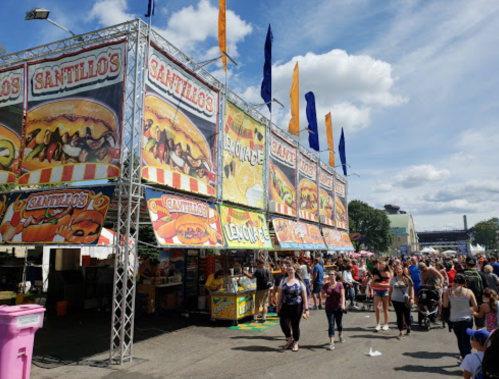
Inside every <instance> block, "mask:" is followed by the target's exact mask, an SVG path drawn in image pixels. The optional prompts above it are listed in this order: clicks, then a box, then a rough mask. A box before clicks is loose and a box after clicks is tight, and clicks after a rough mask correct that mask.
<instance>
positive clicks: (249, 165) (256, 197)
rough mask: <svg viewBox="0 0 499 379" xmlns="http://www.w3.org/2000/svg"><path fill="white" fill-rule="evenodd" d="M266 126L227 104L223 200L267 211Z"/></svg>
mask: <svg viewBox="0 0 499 379" xmlns="http://www.w3.org/2000/svg"><path fill="white" fill-rule="evenodd" d="M264 163H265V126H264V125H263V124H260V123H259V122H257V121H255V120H254V119H252V118H251V117H250V116H248V115H247V114H246V113H244V112H243V111H242V110H241V109H239V108H237V107H236V106H235V105H233V104H231V103H227V112H226V117H225V136H224V162H223V198H224V200H228V201H231V202H233V203H238V204H242V205H247V206H250V207H255V208H260V209H263V201H264V190H263V169H264Z"/></svg>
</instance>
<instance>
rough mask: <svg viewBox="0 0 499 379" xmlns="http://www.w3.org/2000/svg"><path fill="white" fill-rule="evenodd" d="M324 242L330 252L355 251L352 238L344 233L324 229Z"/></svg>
mask: <svg viewBox="0 0 499 379" xmlns="http://www.w3.org/2000/svg"><path fill="white" fill-rule="evenodd" d="M322 233H323V234H324V240H325V241H326V244H327V247H328V249H329V250H339V251H355V249H354V247H353V245H352V241H350V237H349V236H348V234H347V233H346V232H344V231H341V230H337V229H330V228H322Z"/></svg>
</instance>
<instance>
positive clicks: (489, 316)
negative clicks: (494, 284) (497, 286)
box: [473, 288, 499, 332]
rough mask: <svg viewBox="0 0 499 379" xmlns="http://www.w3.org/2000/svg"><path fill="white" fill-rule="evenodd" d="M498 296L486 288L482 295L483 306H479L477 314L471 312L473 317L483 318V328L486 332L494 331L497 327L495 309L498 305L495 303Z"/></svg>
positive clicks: (498, 315) (497, 314) (497, 315)
mask: <svg viewBox="0 0 499 379" xmlns="http://www.w3.org/2000/svg"><path fill="white" fill-rule="evenodd" d="M497 299H498V296H497V293H496V291H494V290H492V289H490V288H486V289H485V291H484V293H483V300H484V302H483V304H482V305H480V310H479V311H478V312H473V316H475V317H478V318H482V317H483V316H485V327H486V328H487V331H488V332H491V331H493V330H494V329H496V328H497V327H498V326H499V325H498V318H499V313H498V312H497V307H498V306H499V303H498V301H497Z"/></svg>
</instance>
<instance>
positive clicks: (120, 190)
mask: <svg viewBox="0 0 499 379" xmlns="http://www.w3.org/2000/svg"><path fill="white" fill-rule="evenodd" d="M123 40H126V50H127V53H126V64H125V78H124V99H123V120H122V133H121V158H120V163H121V173H120V178H119V179H118V182H117V186H116V190H115V195H114V196H115V197H117V199H118V204H119V205H118V211H117V217H116V218H117V219H116V223H115V225H116V226H115V229H116V232H117V235H116V238H115V239H114V241H113V246H114V248H113V251H114V252H115V273H114V284H113V307H112V324H111V327H112V329H111V338H110V354H109V360H110V363H112V364H119V365H122V364H123V363H127V362H131V361H132V359H133V337H134V313H135V291H136V275H137V272H136V260H137V252H138V250H137V247H138V242H139V240H138V234H139V217H140V203H141V200H142V199H143V198H144V189H145V187H147V185H144V184H142V183H141V161H142V148H141V142H142V131H143V107H144V96H145V82H146V74H147V65H148V57H147V54H148V46H149V45H148V44H149V41H150V42H152V43H154V44H155V45H157V46H158V48H159V49H161V50H163V51H164V52H166V53H167V54H168V55H169V56H170V57H171V58H173V59H174V60H175V61H176V63H178V64H179V65H181V66H182V67H184V68H185V69H187V70H189V71H190V72H192V73H195V75H196V76H198V77H199V78H200V79H202V80H203V81H204V82H206V83H207V84H208V85H210V86H211V87H213V88H215V89H216V90H217V91H219V94H220V101H219V115H220V117H219V120H218V139H217V141H218V142H217V144H218V145H217V146H218V149H217V150H218V151H223V148H224V142H223V136H224V130H223V129H224V128H223V127H224V109H225V107H224V105H225V104H226V101H227V100H229V101H231V102H232V103H234V104H235V105H236V106H238V107H239V108H240V109H242V110H243V111H244V112H245V113H246V114H248V115H249V116H250V117H252V118H253V119H255V120H256V121H258V122H260V123H262V124H263V125H265V127H266V130H267V133H266V136H267V138H270V131H271V130H272V129H276V130H280V129H279V128H278V127H277V125H276V124H273V123H271V122H270V120H268V119H267V118H266V117H265V116H264V115H262V114H261V113H260V112H259V111H258V110H257V109H255V108H254V106H252V105H251V104H249V103H247V102H246V101H245V100H243V99H242V98H241V97H240V96H238V95H237V94H236V93H234V92H233V91H232V90H230V89H229V88H226V86H225V84H224V83H222V82H221V81H219V80H218V79H216V78H215V77H214V76H213V75H211V74H210V73H209V72H208V71H206V70H205V69H204V68H203V66H201V65H199V64H198V63H196V62H195V61H194V59H193V58H191V57H189V56H188V55H186V54H184V53H183V52H181V51H180V50H179V49H178V48H176V47H175V46H174V45H172V44H171V43H170V42H168V41H167V40H166V39H164V38H163V37H162V36H161V35H160V34H159V33H158V32H156V31H154V30H151V31H150V35H149V26H148V25H147V24H146V23H145V22H144V21H142V20H141V19H136V20H133V21H128V22H124V23H122V24H118V25H114V26H110V27H107V28H104V29H100V30H95V31H92V32H89V33H85V34H81V35H78V36H76V37H71V38H67V39H64V40H61V41H57V42H54V43H49V44H46V45H42V46H38V47H35V48H32V49H28V50H24V51H20V52H16V53H13V54H8V55H3V56H0V69H4V68H9V67H13V66H16V65H20V64H26V63H28V62H33V61H37V60H41V59H47V58H54V57H59V56H61V55H63V54H68V53H76V52H79V51H81V50H82V49H85V48H92V47H95V46H97V45H100V44H105V43H111V42H117V41H123ZM280 132H282V134H284V135H286V134H287V133H286V132H284V131H282V130H280ZM290 138H291V139H292V137H290ZM294 145H296V146H297V148H298V150H297V151H299V149H300V146H301V144H300V143H299V142H297V141H295V143H294ZM267 156H268V154H267ZM297 159H298V155H297ZM222 165H223V156H222V154H218V155H217V169H218V177H217V201H218V202H219V203H221V202H222V201H223V196H222V191H223V183H222V179H223V167H222ZM333 171H334V170H333ZM345 181H346V178H345ZM267 182H268V178H267V175H265V176H264V188H265V187H268V184H267ZM25 191H30V189H28V188H26V189H25ZM187 196H188V195H187ZM265 196H267V194H265ZM267 200H268V199H267ZM264 211H265V212H266V213H267V216H269V212H268V210H267V209H265V210H264ZM297 216H298V215H297ZM296 219H298V217H296Z"/></svg>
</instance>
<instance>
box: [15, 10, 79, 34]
mask: <svg viewBox="0 0 499 379" xmlns="http://www.w3.org/2000/svg"><path fill="white" fill-rule="evenodd" d="M49 14H50V11H49V10H48V9H44V8H35V9H32V10H30V11H29V12H26V17H25V18H24V19H25V20H47V21H48V22H50V23H51V24H53V25H55V26H57V27H58V28H61V29H62V30H64V31H65V32H68V33H69V34H71V35H72V36H73V37H76V34H74V33H73V32H72V31H71V30H69V29H66V28H65V27H64V26H62V25H59V24H58V23H57V22H55V21H52V20H51V19H49ZM80 41H83V39H82V38H81V37H80Z"/></svg>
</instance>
